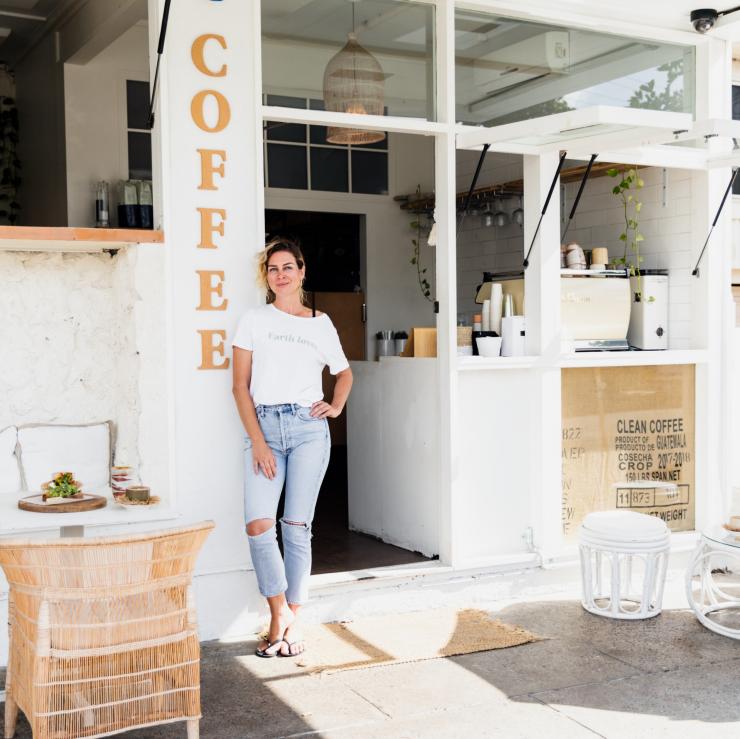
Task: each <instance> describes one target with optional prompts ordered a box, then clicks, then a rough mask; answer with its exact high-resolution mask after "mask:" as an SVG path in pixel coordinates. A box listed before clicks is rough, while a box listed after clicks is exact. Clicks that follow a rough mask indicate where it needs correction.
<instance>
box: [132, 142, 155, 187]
mask: <svg viewBox="0 0 740 739" xmlns="http://www.w3.org/2000/svg"><path fill="white" fill-rule="evenodd" d="M128 176H129V179H130V180H151V179H152V136H151V134H149V133H139V132H137V131H129V133H128Z"/></svg>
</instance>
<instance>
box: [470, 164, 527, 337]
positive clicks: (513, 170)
mask: <svg viewBox="0 0 740 739" xmlns="http://www.w3.org/2000/svg"><path fill="white" fill-rule="evenodd" d="M479 158H480V152H477V151H461V150H459V151H458V152H457V191H458V192H467V190H468V189H469V188H470V183H471V182H472V180H473V175H474V174H475V168H476V166H477V164H478V160H479ZM522 176H523V169H522V157H520V156H514V155H510V154H486V158H485V159H484V161H483V166H482V167H481V171H480V175H479V177H478V182H477V183H476V188H478V187H485V186H487V185H495V184H499V183H503V182H511V181H513V180H520V179H521V178H522ZM499 204H500V205H501V206H502V208H503V210H504V211H505V212H507V213H508V214H509V215H511V212H512V211H513V210H514V209H515V208H517V207H518V206H519V199H518V198H512V199H509V200H501V201H499ZM523 258H524V237H523V232H522V227H521V226H517V225H516V224H515V223H511V222H510V223H509V225H508V226H503V227H501V228H496V227H494V226H490V227H485V226H483V225H482V224H481V219H480V217H479V216H466V217H465V218H464V219H463V221H462V226H461V228H460V230H459V232H458V238H457V306H458V307H457V310H458V313H461V314H464V315H465V317H466V321H467V323H468V325H471V323H472V320H473V314H474V313H480V310H481V306H480V305H476V303H475V294H476V288H477V286H478V285H480V284H481V282H482V280H483V272H493V271H502V270H506V271H508V270H515V269H521V267H522V259H523Z"/></svg>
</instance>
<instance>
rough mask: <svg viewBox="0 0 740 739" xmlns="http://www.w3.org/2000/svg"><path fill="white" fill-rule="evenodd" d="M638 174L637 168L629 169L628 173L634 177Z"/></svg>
mask: <svg viewBox="0 0 740 739" xmlns="http://www.w3.org/2000/svg"><path fill="white" fill-rule="evenodd" d="M636 174H637V172H635V170H634V169H630V170H628V172H627V175H628V176H629V177H634V176H635V175H636Z"/></svg>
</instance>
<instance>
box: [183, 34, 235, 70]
mask: <svg viewBox="0 0 740 739" xmlns="http://www.w3.org/2000/svg"><path fill="white" fill-rule="evenodd" d="M209 41H215V42H216V43H218V45H219V46H220V47H221V48H222V49H226V48H227V46H226V39H225V38H224V37H223V36H219V35H218V34H217V33H204V34H203V35H202V36H198V38H197V39H195V41H193V45H192V46H191V47H190V57H191V59H192V60H193V64H194V65H195V68H196V69H197V70H198V71H199V72H202V73H203V74H205V75H207V76H208V77H226V71H227V70H228V67H227V66H226V64H222V65H221V66H220V68H219V69H217V70H213V69H211V68H210V67H209V66H208V65H207V64H206V60H205V54H204V52H205V46H206V43H208V42H209Z"/></svg>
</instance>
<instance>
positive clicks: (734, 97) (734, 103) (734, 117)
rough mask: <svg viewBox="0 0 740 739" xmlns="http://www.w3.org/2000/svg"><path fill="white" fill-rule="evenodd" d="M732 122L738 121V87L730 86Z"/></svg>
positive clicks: (739, 87) (739, 93) (739, 118)
mask: <svg viewBox="0 0 740 739" xmlns="http://www.w3.org/2000/svg"><path fill="white" fill-rule="evenodd" d="M732 120H733V121H740V85H733V86H732Z"/></svg>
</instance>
